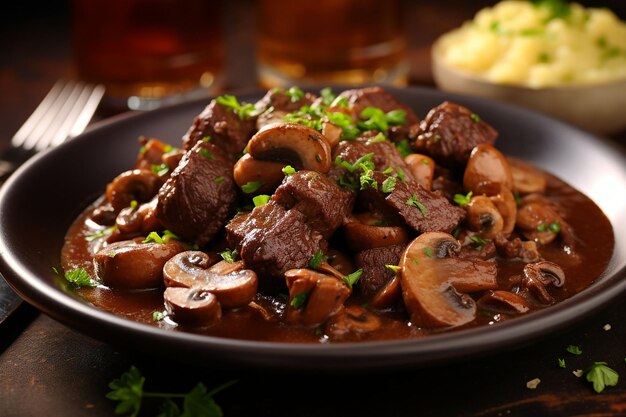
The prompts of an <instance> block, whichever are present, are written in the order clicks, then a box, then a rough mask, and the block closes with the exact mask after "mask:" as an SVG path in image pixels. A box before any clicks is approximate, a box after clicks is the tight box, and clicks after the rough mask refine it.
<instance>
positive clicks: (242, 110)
mask: <svg viewBox="0 0 626 417" xmlns="http://www.w3.org/2000/svg"><path fill="white" fill-rule="evenodd" d="M215 101H216V102H217V103H218V104H221V105H222V106H224V107H228V108H231V109H232V110H233V111H234V112H235V113H237V116H239V118H240V119H241V120H243V119H248V118H250V117H253V116H256V113H257V111H256V109H255V108H254V105H252V104H250V103H247V104H239V101H238V100H237V97H235V96H232V95H230V94H224V95H223V96H219V97H217V98H216V99H215Z"/></svg>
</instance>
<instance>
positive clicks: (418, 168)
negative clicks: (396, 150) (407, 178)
mask: <svg viewBox="0 0 626 417" xmlns="http://www.w3.org/2000/svg"><path fill="white" fill-rule="evenodd" d="M404 162H406V164H407V166H408V167H409V170H410V171H411V174H413V178H415V180H416V181H417V183H418V184H421V185H422V187H424V188H426V189H427V190H432V188H433V178H434V177H435V161H434V160H433V159H432V158H430V157H428V156H426V155H422V154H419V153H414V154H411V155H407V156H406V157H405V158H404Z"/></svg>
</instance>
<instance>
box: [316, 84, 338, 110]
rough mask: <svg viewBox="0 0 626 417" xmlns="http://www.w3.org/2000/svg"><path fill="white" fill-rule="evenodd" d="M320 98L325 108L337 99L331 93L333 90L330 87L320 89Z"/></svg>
mask: <svg viewBox="0 0 626 417" xmlns="http://www.w3.org/2000/svg"><path fill="white" fill-rule="evenodd" d="M320 96H321V97H322V103H324V105H325V106H330V105H331V104H332V102H333V101H334V100H335V98H336V97H337V96H336V95H335V93H333V89H332V88H330V87H325V88H322V89H321V90H320Z"/></svg>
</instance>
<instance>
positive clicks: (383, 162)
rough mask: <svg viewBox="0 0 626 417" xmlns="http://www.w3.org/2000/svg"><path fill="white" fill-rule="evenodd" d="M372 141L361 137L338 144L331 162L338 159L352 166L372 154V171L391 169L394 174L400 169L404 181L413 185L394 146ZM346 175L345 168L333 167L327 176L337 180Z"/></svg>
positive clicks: (409, 171)
mask: <svg viewBox="0 0 626 417" xmlns="http://www.w3.org/2000/svg"><path fill="white" fill-rule="evenodd" d="M372 139H373V138H371V137H369V138H368V137H362V138H359V139H358V140H355V141H342V142H339V144H338V145H337V146H336V147H335V148H334V150H333V160H337V158H340V159H341V160H342V161H346V162H348V163H350V164H354V163H355V162H356V161H357V160H358V159H359V158H361V157H362V156H364V155H367V154H369V153H373V156H372V159H371V161H372V163H373V164H374V167H375V168H374V170H376V171H384V170H385V169H387V168H393V169H394V172H396V171H397V168H400V169H401V170H402V172H403V173H404V174H405V180H407V181H409V182H411V183H413V182H414V179H413V177H412V175H411V170H410V169H409V168H408V167H407V165H406V163H405V162H404V158H402V155H400V152H398V150H397V149H396V147H395V145H394V144H393V143H391V142H389V141H381V142H377V141H373V140H372ZM347 173H348V171H347V170H346V169H345V168H343V167H341V166H339V165H335V166H333V167H332V168H331V171H330V172H329V174H328V175H329V176H330V177H331V178H333V179H335V180H339V178H341V177H342V176H344V175H346V174H347ZM357 174H358V173H357ZM357 179H358V178H357ZM357 182H358V181H357Z"/></svg>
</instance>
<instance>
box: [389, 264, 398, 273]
mask: <svg viewBox="0 0 626 417" xmlns="http://www.w3.org/2000/svg"><path fill="white" fill-rule="evenodd" d="M385 268H387V269H390V270H392V271H393V272H395V273H398V271H400V270H401V269H402V268H400V266H398V265H389V264H387V265H385Z"/></svg>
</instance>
